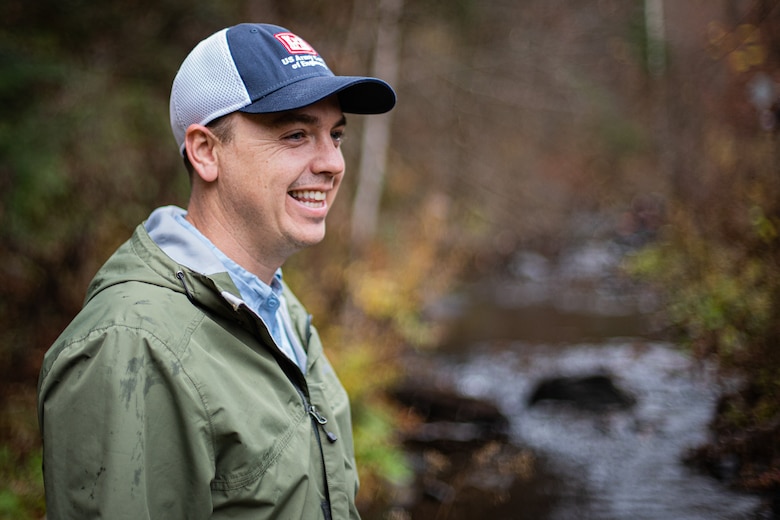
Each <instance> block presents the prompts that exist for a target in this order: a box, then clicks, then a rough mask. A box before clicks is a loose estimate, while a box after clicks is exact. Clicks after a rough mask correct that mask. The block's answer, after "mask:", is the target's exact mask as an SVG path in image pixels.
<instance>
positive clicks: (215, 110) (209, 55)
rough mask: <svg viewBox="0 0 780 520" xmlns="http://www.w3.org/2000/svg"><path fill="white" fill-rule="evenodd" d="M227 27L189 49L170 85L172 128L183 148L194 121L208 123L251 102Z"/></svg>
mask: <svg viewBox="0 0 780 520" xmlns="http://www.w3.org/2000/svg"><path fill="white" fill-rule="evenodd" d="M226 33H227V29H223V30H221V31H219V32H217V33H215V34H213V35H211V36H209V37H208V38H206V39H205V40H203V41H202V42H200V43H199V44H198V45H197V46H196V47H195V48H194V49H193V50H192V52H190V54H189V56H187V58H186V59H185V60H184V62H183V63H182V65H181V67H180V68H179V72H178V73H177V74H176V77H175V78H174V80H173V87H172V88H171V102H170V116H171V129H172V130H173V135H174V137H175V138H176V143H177V144H178V145H179V151H180V152H183V151H184V134H185V132H186V131H187V127H189V126H190V125H191V124H196V123H197V124H206V123H208V122H210V121H213V120H214V119H216V118H218V117H220V116H224V115H225V114H229V113H231V112H235V111H236V110H238V109H240V108H243V107H245V106H247V105H249V104H250V103H251V100H250V99H249V94H248V93H247V90H246V87H245V86H244V82H243V81H242V80H241V76H240V75H239V73H238V70H237V69H236V65H235V63H234V62H233V57H232V56H231V54H230V49H229V48H228V43H227V35H226Z"/></svg>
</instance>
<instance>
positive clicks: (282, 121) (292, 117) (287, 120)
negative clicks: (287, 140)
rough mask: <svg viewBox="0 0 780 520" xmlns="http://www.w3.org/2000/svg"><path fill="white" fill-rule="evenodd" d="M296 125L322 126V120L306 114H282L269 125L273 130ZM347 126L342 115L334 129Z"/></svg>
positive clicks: (276, 116) (345, 119) (272, 119)
mask: <svg viewBox="0 0 780 520" xmlns="http://www.w3.org/2000/svg"><path fill="white" fill-rule="evenodd" d="M296 123H301V124H305V125H320V124H321V120H320V118H319V117H317V116H313V115H311V114H307V113H305V112H282V113H280V114H277V115H275V116H274V117H273V118H271V120H270V121H269V122H268V125H269V126H271V127H273V128H280V127H283V126H288V125H294V124H296ZM346 124H347V118H346V116H345V115H343V114H342V115H341V119H339V120H338V121H337V122H336V124H335V125H333V127H334V128H335V127H337V126H345V125H346Z"/></svg>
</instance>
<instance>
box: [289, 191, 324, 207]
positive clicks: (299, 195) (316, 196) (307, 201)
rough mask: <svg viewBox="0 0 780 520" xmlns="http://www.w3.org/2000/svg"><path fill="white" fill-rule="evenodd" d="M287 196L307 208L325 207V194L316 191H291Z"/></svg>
mask: <svg viewBox="0 0 780 520" xmlns="http://www.w3.org/2000/svg"><path fill="white" fill-rule="evenodd" d="M289 195H290V196H291V197H292V198H294V199H295V200H297V201H298V202H300V203H301V204H303V205H304V206H307V207H309V208H322V207H323V206H325V192H324V191H318V190H293V191H290V192H289Z"/></svg>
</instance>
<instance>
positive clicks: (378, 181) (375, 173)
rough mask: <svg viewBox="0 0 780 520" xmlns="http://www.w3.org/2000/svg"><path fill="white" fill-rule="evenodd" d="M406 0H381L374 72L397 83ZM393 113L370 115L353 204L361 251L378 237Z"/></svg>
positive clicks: (356, 244) (356, 242)
mask: <svg viewBox="0 0 780 520" xmlns="http://www.w3.org/2000/svg"><path fill="white" fill-rule="evenodd" d="M402 10H403V0H379V23H378V29H377V42H376V47H375V50H374V65H373V69H372V73H373V75H375V76H377V77H379V78H382V79H384V80H385V81H387V82H388V83H390V84H394V83H395V82H396V79H397V78H398V60H399V54H400V52H399V49H400V45H401V43H400V37H399V33H400V28H399V25H400V18H401V12H402ZM391 123H392V117H391V113H390V114H384V115H378V116H371V117H368V118H366V121H365V127H364V130H363V140H362V143H361V150H360V165H359V167H358V184H357V188H356V192H355V199H354V201H353V206H352V236H351V245H352V251H353V252H358V251H360V249H361V248H362V247H363V246H364V245H365V244H366V243H367V242H368V241H369V240H370V239H371V238H373V237H374V235H375V233H376V227H377V222H378V220H379V201H380V199H381V196H382V188H383V186H384V176H385V168H386V164H387V150H388V147H389V144H390V127H391Z"/></svg>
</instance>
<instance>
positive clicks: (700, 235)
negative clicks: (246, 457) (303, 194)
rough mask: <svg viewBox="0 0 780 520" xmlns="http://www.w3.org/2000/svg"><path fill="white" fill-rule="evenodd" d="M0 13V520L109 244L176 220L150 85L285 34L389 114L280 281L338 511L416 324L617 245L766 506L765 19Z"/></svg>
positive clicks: (393, 460)
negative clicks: (711, 381)
mask: <svg viewBox="0 0 780 520" xmlns="http://www.w3.org/2000/svg"><path fill="white" fill-rule="evenodd" d="M0 12H2V17H0V100H2V102H1V104H0V106H2V117H0V221H1V222H2V226H0V244H1V246H0V270H1V271H2V272H1V274H0V276H2V283H1V284H0V405H1V407H2V408H0V410H1V412H0V517H2V518H41V517H42V516H43V515H44V513H45V511H44V509H45V508H44V503H43V491H42V482H41V477H40V443H39V440H38V433H37V418H36V411H35V388H36V382H37V376H38V369H39V366H40V361H41V357H42V355H43V353H44V351H45V350H46V349H47V348H48V346H49V345H50V344H51V342H52V341H53V340H54V339H55V338H56V337H57V336H58V334H59V333H60V331H61V330H62V329H63V328H64V326H65V325H66V323H67V322H68V321H69V320H70V319H71V318H72V317H73V316H74V315H75V314H76V313H77V312H78V310H79V308H80V306H81V303H82V299H83V296H84V292H85V289H86V286H87V284H88V282H89V280H90V278H91V277H92V275H93V274H94V273H95V271H96V270H97V269H98V268H99V266H100V265H101V264H102V263H103V262H104V261H105V260H106V258H107V257H108V256H109V255H110V254H111V253H112V252H113V250H114V249H115V248H116V247H117V246H118V245H119V244H120V243H122V242H123V241H125V240H126V239H127V238H128V237H129V235H130V234H131V232H132V229H133V228H134V227H135V226H136V225H137V224H138V223H139V222H141V221H142V220H143V219H144V218H146V216H147V215H148V214H149V213H150V211H151V210H152V209H153V208H155V207H157V206H159V205H163V204H178V205H181V206H184V205H186V202H187V193H188V184H187V179H186V174H185V171H184V169H183V167H182V165H181V163H180V160H179V157H178V154H177V153H176V147H175V144H174V140H173V138H172V136H171V133H170V128H169V125H168V95H169V88H170V84H171V81H172V79H173V76H174V74H175V72H176V70H177V68H178V65H179V64H180V62H181V60H182V59H183V58H184V57H185V56H186V54H187V53H188V52H189V50H190V49H191V47H192V46H193V45H194V44H195V43H197V42H198V41H200V40H201V39H202V38H204V37H205V36H207V35H209V34H211V33H212V32H215V31H216V30H218V29H220V28H222V27H225V26H229V25H233V24H235V23H239V22H242V21H265V22H272V23H276V24H279V25H282V26H285V27H287V28H289V29H291V30H293V31H294V32H296V33H298V34H300V35H301V36H302V37H304V38H305V39H307V40H308V41H310V42H311V43H312V44H313V45H314V46H315V48H317V50H318V51H319V52H320V53H321V54H322V55H323V56H324V57H325V59H326V60H327V61H328V64H329V65H330V66H331V68H332V69H333V70H334V71H336V72H337V73H340V74H365V73H373V74H377V75H380V76H382V77H384V78H385V79H388V80H390V82H391V83H393V84H394V86H395V87H396V89H397V92H398V99H399V101H398V106H397V108H396V109H395V110H394V111H393V112H392V113H391V114H388V115H386V116H380V117H377V118H375V119H371V120H370V119H368V118H365V119H364V118H361V117H359V116H353V117H351V118H350V125H349V127H350V128H349V137H348V141H347V142H346V143H345V154H346V155H347V161H348V162H347V164H348V175H347V177H346V179H345V185H344V188H342V190H343V191H342V194H341V199H340V201H339V203H338V204H337V207H336V208H335V209H334V211H333V212H332V214H331V217H330V220H329V229H328V237H327V238H326V240H325V241H324V242H323V243H322V244H321V245H319V246H317V247H315V248H313V249H311V250H309V251H305V252H303V253H301V254H299V255H297V256H296V257H294V258H293V259H292V260H291V261H290V262H289V264H288V265H287V266H286V267H285V276H286V278H287V279H288V281H289V282H290V284H291V285H292V286H293V288H294V289H295V290H296V292H297V293H298V295H299V296H300V297H301V299H302V301H303V302H304V303H305V304H306V305H307V307H308V308H309V310H310V312H312V314H313V315H314V316H315V322H316V324H317V325H318V327H319V328H320V329H321V331H322V333H323V337H324V341H325V344H326V347H327V348H329V351H330V352H331V356H332V357H333V358H334V359H333V361H334V364H335V365H336V366H337V367H339V373H340V375H341V376H342V379H343V380H344V382H345V385H346V386H347V387H348V389H349V391H350V393H351V395H352V398H353V401H354V406H355V410H354V412H355V423H356V442H357V448H358V459H359V460H358V462H359V466H360V468H361V478H362V482H363V488H362V490H361V496H360V500H361V504H360V505H361V508H363V509H364V510H367V509H369V508H372V507H375V503H376V502H380V501H381V500H383V497H384V495H385V494H386V493H387V489H388V487H389V486H390V485H391V484H394V483H398V482H402V481H403V480H404V479H406V478H408V472H409V468H407V467H406V465H405V464H404V462H403V458H401V457H399V456H398V451H397V450H398V449H399V448H398V446H397V445H396V435H395V433H396V431H397V430H398V429H400V428H403V426H404V421H407V420H409V419H408V417H407V416H406V415H402V414H399V413H398V411H397V410H396V409H395V407H394V406H393V405H392V403H391V401H390V400H388V399H387V397H386V390H387V388H389V387H390V386H391V385H392V384H393V381H394V380H395V379H396V378H397V377H398V375H399V374H398V371H399V365H398V362H397V360H398V359H399V356H401V355H402V354H403V353H404V352H406V351H409V350H415V349H431V348H436V346H437V341H438V340H439V338H440V335H439V332H440V331H439V328H438V323H437V322H436V320H432V319H431V317H430V313H429V312H428V310H429V309H430V307H431V305H432V304H434V303H435V302H436V301H438V300H439V299H440V298H442V297H444V296H446V295H448V294H450V293H452V292H454V291H456V290H457V289H458V287H459V285H460V284H461V283H462V282H463V281H464V280H473V279H479V278H480V277H486V276H490V275H491V274H492V273H495V272H497V271H500V270H502V269H504V268H505V267H506V263H507V262H508V260H509V259H510V258H511V256H512V253H513V252H515V251H517V250H520V249H532V250H535V251H538V252H540V253H541V254H544V255H547V256H550V257H554V256H555V255H556V254H557V253H559V252H560V250H561V249H562V248H563V247H565V246H566V245H567V244H568V243H570V242H571V241H575V240H582V239H587V238H591V237H593V236H594V235H596V234H601V235H602V236H610V237H615V236H620V237H623V238H624V239H626V240H630V241H633V243H634V244H635V245H636V246H637V249H636V253H635V254H633V255H631V258H630V262H629V263H628V264H627V269H629V270H630V271H631V272H633V273H634V274H636V275H638V276H643V277H646V279H647V280H649V281H651V282H653V283H654V284H656V285H657V288H658V290H659V291H660V293H661V294H662V295H663V299H664V303H665V305H664V314H663V319H664V320H665V323H666V324H668V327H667V332H668V334H673V335H674V338H675V339H676V340H678V341H679V342H680V344H681V345H685V346H688V347H689V348H690V349H691V351H692V352H694V353H695V354H696V355H699V356H702V357H709V358H715V359H717V360H718V361H719V363H720V365H721V367H722V368H723V369H724V371H736V372H737V373H739V374H741V375H744V376H746V381H747V383H748V384H746V386H745V389H744V390H743V391H742V392H740V393H738V394H737V395H736V396H735V397H734V398H733V399H730V400H728V401H727V402H724V404H723V406H722V408H721V415H720V416H719V417H718V418H717V420H716V421H715V422H714V425H715V427H716V428H717V432H718V434H719V439H720V442H719V443H717V447H718V448H719V449H731V450H735V451H737V452H739V453H740V454H741V455H744V456H746V457H749V456H750V455H751V454H753V455H756V457H757V458H760V459H761V460H763V461H764V464H763V465H761V464H759V465H752V466H750V465H748V466H746V467H745V470H744V473H743V475H742V481H741V484H742V485H743V486H744V487H747V488H749V489H777V488H778V486H780V454H778V453H777V447H778V446H780V442H779V441H780V439H779V438H778V433H777V432H778V429H779V426H780V405H779V404H778V403H780V399H778V396H779V394H778V389H780V370H778V369H779V368H780V350H779V349H778V342H779V341H780V236H779V234H778V233H779V232H780V171H778V162H779V161H780V155H778V154H779V153H780V148H778V139H777V132H778V117H779V116H780V105H779V104H778V100H779V99H780V8H778V0H674V1H664V0H487V1H479V2H478V1H476V0H447V1H444V0H415V1H413V2H412V1H411V0H408V1H406V2H404V1H403V0H366V1H357V0H334V1H330V2H320V1H311V0H306V1H304V0H288V1H285V2H278V1H272V0H224V1H221V2H201V1H197V0H189V1H183V0H154V1H153V0H116V1H104V2H90V1H86V0H57V1H54V0H35V1H28V0H5V1H4V2H3V4H2V9H1V10H0ZM374 120H375V121H376V122H370V121H374ZM594 219H595V220H596V221H598V222H599V224H598V225H596V224H593V222H594ZM651 239H652V240H651ZM640 246H641V247H640ZM367 374H369V376H368V377H367ZM737 438H738V439H740V440H739V441H738V442H737V441H734V439H737ZM751 441H755V442H752V443H751ZM767 441H768V444H767ZM756 443H759V444H761V445H762V446H764V448H762V451H761V453H760V457H758V455H757V453H758V452H757V451H755V450H756V448H755V446H756ZM713 449H715V448H713Z"/></svg>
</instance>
